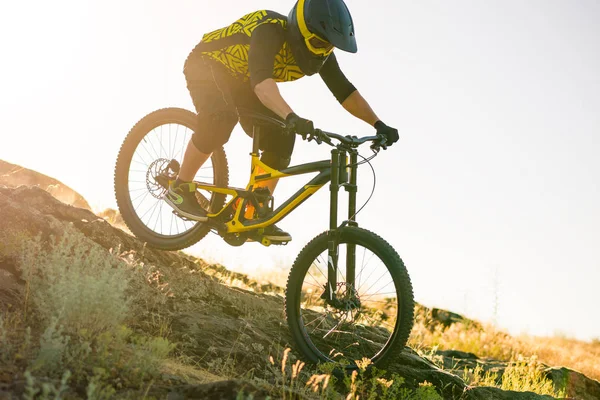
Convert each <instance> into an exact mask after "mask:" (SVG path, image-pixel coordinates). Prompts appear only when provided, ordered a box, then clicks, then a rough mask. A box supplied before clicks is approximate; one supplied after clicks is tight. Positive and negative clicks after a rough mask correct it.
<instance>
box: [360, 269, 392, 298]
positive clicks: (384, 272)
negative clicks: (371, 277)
mask: <svg viewBox="0 0 600 400" xmlns="http://www.w3.org/2000/svg"><path fill="white" fill-rule="evenodd" d="M386 273H389V271H388V270H387V269H386V270H385V271H383V274H382V275H381V276H380V277H379V278H378V279H377V280H376V281H375V282H373V284H372V285H371V286H370V287H369V288H368V289H367V290H365V292H367V293H369V290H371V288H372V287H373V286H375V284H376V283H377V282H379V281H380V280H381V278H383V276H384V275H385V274H386Z"/></svg>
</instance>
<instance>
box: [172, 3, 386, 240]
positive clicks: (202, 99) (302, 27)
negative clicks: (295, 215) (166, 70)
mask: <svg viewBox="0 0 600 400" xmlns="http://www.w3.org/2000/svg"><path fill="white" fill-rule="evenodd" d="M334 48H338V49H340V50H343V51H347V52H350V53H356V52H357V45H356V38H355V35H354V25H353V23H352V17H351V15H350V12H349V10H348V8H347V6H346V4H345V3H344V2H343V0H299V1H298V2H297V3H296V4H295V5H294V7H293V8H292V10H291V11H290V13H289V16H288V17H287V18H286V17H285V16H283V15H281V14H278V13H276V12H273V11H269V10H260V11H256V12H252V13H250V14H247V15H245V16H243V17H242V18H240V19H239V20H237V21H235V22H234V23H233V24H231V25H229V26H227V27H225V28H222V29H218V30H216V31H213V32H210V33H207V34H205V35H204V36H203V37H202V40H201V41H200V43H199V44H198V45H197V46H196V47H195V48H194V49H193V50H192V52H191V53H190V55H189V56H188V58H187V60H186V62H185V66H184V74H185V78H186V82H187V87H188V90H189V92H190V95H191V97H192V100H193V103H194V107H195V108H196V111H197V113H198V122H197V128H196V130H195V132H194V134H193V135H192V138H191V140H190V142H189V143H188V145H187V149H186V152H185V155H184V159H183V162H182V165H181V168H180V171H179V175H178V177H177V179H176V180H175V181H174V182H172V183H171V185H170V186H169V190H168V193H167V196H166V198H165V201H166V202H167V203H168V204H169V205H170V206H171V207H173V208H174V209H175V211H176V212H177V213H179V214H180V215H182V216H184V217H187V218H190V219H193V220H196V221H206V220H207V217H206V215H207V212H206V210H204V209H203V208H202V207H201V206H200V204H199V203H198V201H197V199H196V196H195V191H196V187H195V185H194V183H193V182H192V180H193V178H194V176H195V175H196V173H197V172H198V170H199V169H200V167H201V166H202V165H203V164H204V162H205V161H206V160H207V159H208V158H209V157H210V155H211V154H212V152H213V151H214V150H215V149H216V148H218V147H220V146H222V145H224V144H225V143H226V142H227V141H228V140H229V136H230V135H231V132H232V130H233V128H234V127H235V125H236V124H237V123H238V122H240V124H241V126H242V128H243V129H244V131H245V132H246V133H247V134H249V135H251V134H252V121H249V120H247V119H246V118H244V117H241V118H240V117H239V116H238V112H237V108H238V107H241V108H246V109H249V110H251V111H254V112H259V113H262V114H265V115H268V116H271V117H273V118H277V119H279V120H281V121H285V123H286V125H287V126H288V127H290V128H291V129H292V130H294V131H295V132H297V133H299V134H309V133H312V132H313V130H314V128H313V123H312V121H311V120H308V119H305V118H302V117H299V116H298V115H296V114H295V113H294V111H293V110H292V108H291V107H290V106H289V105H288V103H287V102H286V101H285V100H284V99H283V98H282V96H281V94H280V92H279V89H278V87H277V84H276V82H289V81H294V80H296V79H299V78H301V77H303V76H305V75H313V74H316V73H319V74H320V76H321V78H322V79H323V81H324V82H325V84H326V86H327V87H328V88H329V90H330V91H331V93H332V94H333V95H334V96H335V98H336V99H337V100H338V101H339V102H340V103H341V104H342V106H343V107H344V108H345V109H346V110H347V111H348V112H350V114H352V115H354V116H355V117H357V118H359V119H361V120H363V121H365V122H367V123H369V124H370V125H372V126H373V127H375V129H376V130H377V133H380V134H384V135H385V136H386V137H387V145H391V144H392V143H394V142H396V141H397V140H398V131H397V130H396V129H394V128H391V127H389V126H387V125H385V124H384V123H383V122H382V121H381V120H380V119H379V118H378V117H377V115H376V114H375V112H374V111H373V110H372V109H371V107H370V106H369V104H368V103H367V101H366V100H365V99H364V98H363V97H362V96H361V94H360V93H359V92H358V90H356V88H355V87H354V86H353V85H352V83H350V82H349V81H348V79H347V78H346V76H345V75H344V74H343V73H342V71H341V70H340V67H339V65H338V62H337V60H336V57H335V55H334V53H333V50H334ZM294 141H295V136H294V135H287V134H284V133H283V132H282V130H281V128H276V127H273V128H270V129H268V128H265V129H262V130H261V137H260V142H259V147H260V149H261V150H262V155H261V161H262V162H264V163H265V164H266V165H268V166H269V167H271V168H274V169H283V168H286V167H287V166H289V164H290V161H291V155H292V150H293V148H294ZM276 184H277V180H275V179H273V180H270V181H266V182H264V183H262V186H263V187H268V188H269V190H270V192H271V193H273V191H274V189H275V186H276ZM259 185H260V183H259ZM257 186H258V185H257ZM263 236H265V237H266V238H268V239H270V240H271V241H280V242H281V241H289V240H291V236H290V234H289V233H287V232H284V231H283V230H281V229H280V228H278V227H276V226H275V225H272V226H270V227H269V228H266V229H265V232H264V234H263Z"/></svg>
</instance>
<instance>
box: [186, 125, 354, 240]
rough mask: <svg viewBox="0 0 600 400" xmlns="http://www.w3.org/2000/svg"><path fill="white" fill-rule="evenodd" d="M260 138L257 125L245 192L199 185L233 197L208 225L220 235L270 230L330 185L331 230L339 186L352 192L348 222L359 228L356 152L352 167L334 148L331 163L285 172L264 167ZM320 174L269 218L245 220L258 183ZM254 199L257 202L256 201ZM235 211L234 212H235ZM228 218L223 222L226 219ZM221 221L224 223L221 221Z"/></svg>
mask: <svg viewBox="0 0 600 400" xmlns="http://www.w3.org/2000/svg"><path fill="white" fill-rule="evenodd" d="M259 137H260V126H257V125H255V126H254V129H253V144H252V153H250V155H251V171H250V181H249V183H248V185H247V186H246V188H245V189H240V188H234V187H225V188H223V187H217V186H215V185H211V184H205V183H202V182H196V184H197V188H198V189H203V190H206V191H209V192H216V193H222V194H226V195H231V196H232V199H231V200H230V201H229V202H228V203H227V204H226V205H225V206H224V207H223V208H222V209H221V210H219V211H218V212H217V213H214V214H208V217H209V223H212V225H213V226H214V227H215V228H217V229H218V230H219V222H221V223H222V224H224V226H223V225H221V226H220V230H219V233H220V234H240V233H244V232H250V231H254V230H258V229H262V228H265V227H268V226H270V225H272V224H275V223H277V222H278V221H280V220H281V219H283V218H284V217H285V216H287V215H288V214H289V213H290V212H292V211H293V210H294V209H296V207H298V206H299V205H300V204H302V203H303V202H304V201H305V200H307V199H308V198H310V197H311V196H312V195H313V194H314V193H316V192H317V191H318V190H319V189H320V188H322V187H323V186H324V185H325V184H326V183H327V182H331V185H330V186H331V199H330V224H329V225H330V230H335V229H336V228H337V218H338V192H339V189H340V187H344V188H345V189H346V191H348V193H349V203H348V206H349V207H348V221H349V222H348V223H349V224H352V225H356V222H355V220H354V214H355V212H356V172H357V166H356V161H357V151H356V150H354V149H353V150H351V151H349V153H350V164H348V162H347V156H346V155H347V152H346V151H343V150H338V149H337V148H334V149H332V150H331V159H330V160H321V161H316V162H311V163H307V164H301V165H296V166H293V167H288V168H285V169H282V170H275V169H273V168H270V167H269V166H267V165H266V164H264V163H263V162H262V161H260V159H259V148H258V143H259ZM347 167H349V169H350V180H348V171H347ZM312 172H318V173H319V174H318V175H317V176H315V177H314V178H313V179H311V180H310V181H309V182H308V183H307V184H305V185H304V186H303V187H302V188H300V189H299V190H298V191H297V192H296V193H294V194H293V195H292V196H291V197H290V198H288V199H287V200H286V201H285V202H284V203H282V204H281V205H280V206H279V207H278V208H277V209H275V210H273V211H272V212H270V213H269V214H267V215H266V216H263V217H262V218H258V219H252V220H246V219H245V218H244V210H245V209H246V205H247V204H249V203H250V204H256V200H255V198H254V194H253V192H252V190H253V188H254V187H255V185H256V184H257V183H258V182H264V181H268V180H272V179H278V178H285V177H289V176H296V175H303V174H307V173H312ZM239 199H242V201H241V204H238V206H237V207H235V205H236V203H238V200H239ZM253 200H254V201H253ZM234 209H235V211H233V210H234ZM231 211H233V218H229V215H231V214H230V212H231ZM225 215H227V216H228V217H227V218H226V219H225V220H223V217H224V216H225ZM220 220H221V221H220Z"/></svg>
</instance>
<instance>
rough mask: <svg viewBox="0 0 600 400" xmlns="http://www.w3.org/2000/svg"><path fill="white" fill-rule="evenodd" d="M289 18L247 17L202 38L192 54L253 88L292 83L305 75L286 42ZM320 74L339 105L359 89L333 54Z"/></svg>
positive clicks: (264, 14)
mask: <svg viewBox="0 0 600 400" xmlns="http://www.w3.org/2000/svg"><path fill="white" fill-rule="evenodd" d="M286 26H287V17H285V16H283V15H281V14H279V13H276V12H274V11H269V10H260V11H256V12H252V13H250V14H246V15H244V16H243V17H242V18H240V19H238V20H237V21H235V22H234V23H233V24H231V25H229V26H226V27H224V28H221V29H217V30H215V31H212V32H209V33H207V34H205V35H204V36H203V37H202V40H201V42H200V43H199V44H198V45H197V46H196V48H194V50H193V52H192V54H194V55H198V54H200V55H201V56H202V58H204V59H205V60H210V61H212V62H216V63H218V64H220V65H222V66H224V67H225V69H226V70H227V71H228V72H229V74H230V75H231V76H232V77H234V78H235V80H236V81H238V82H240V81H241V82H249V83H250V85H251V86H252V87H254V86H255V85H257V84H258V83H260V82H262V81H264V80H265V79H268V78H273V79H274V80H275V81H276V82H289V81H294V80H296V79H299V78H301V77H303V76H304V75H305V74H304V73H303V72H302V70H301V69H300V67H299V66H298V65H297V63H296V60H295V59H294V56H293V54H292V51H291V49H290V44H289V43H288V41H287V40H286ZM319 74H320V75H321V77H322V78H323V80H324V81H325V83H326V85H327V87H328V88H329V89H330V90H331V92H332V93H333V94H334V96H335V97H336V98H337V99H338V101H340V102H342V101H344V100H345V99H346V98H347V97H348V96H349V95H350V94H351V93H352V92H353V91H354V90H356V88H354V86H353V85H352V84H351V83H350V82H349V81H348V80H347V79H346V77H345V76H344V74H343V73H342V71H341V70H340V69H339V66H338V63H337V61H336V59H335V56H334V54H333V53H332V54H331V55H330V56H329V58H328V59H327V61H326V62H325V63H324V64H323V66H322V68H321V71H319Z"/></svg>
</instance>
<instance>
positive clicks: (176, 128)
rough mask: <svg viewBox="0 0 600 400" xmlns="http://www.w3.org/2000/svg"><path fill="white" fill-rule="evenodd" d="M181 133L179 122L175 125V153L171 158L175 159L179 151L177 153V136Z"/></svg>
mask: <svg viewBox="0 0 600 400" xmlns="http://www.w3.org/2000/svg"><path fill="white" fill-rule="evenodd" d="M178 135H179V124H176V125H175V141H174V142H173V154H170V155H169V157H170V158H171V160H175V159H176V158H175V157H176V156H177V153H175V146H177V136H178Z"/></svg>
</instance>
